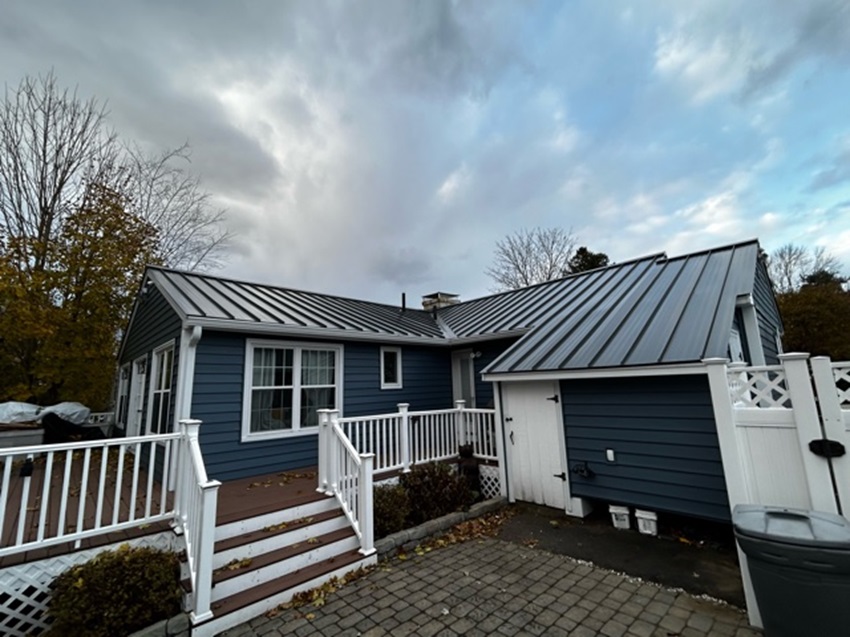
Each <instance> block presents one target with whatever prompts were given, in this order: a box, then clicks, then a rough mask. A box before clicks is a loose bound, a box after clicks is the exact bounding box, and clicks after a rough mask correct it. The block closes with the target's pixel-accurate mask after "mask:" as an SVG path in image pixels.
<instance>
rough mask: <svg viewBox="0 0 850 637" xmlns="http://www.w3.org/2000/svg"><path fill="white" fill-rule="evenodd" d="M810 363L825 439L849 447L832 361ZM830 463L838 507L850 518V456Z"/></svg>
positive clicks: (817, 358) (818, 359) (819, 358)
mask: <svg viewBox="0 0 850 637" xmlns="http://www.w3.org/2000/svg"><path fill="white" fill-rule="evenodd" d="M810 362H811V365H812V378H813V379H814V381H815V390H816V391H817V394H818V404H819V405H820V413H821V418H822V419H823V435H824V438H826V439H828V440H834V441H836V442H840V443H841V444H843V445H844V446H845V447H846V446H848V444H850V437H848V436H847V431H846V429H845V427H844V414H843V413H842V411H841V399H840V398H839V396H838V387H837V384H836V380H835V374H834V372H833V371H832V361H831V360H830V359H829V357H827V356H815V357H813V358H812V359H811V361H810ZM831 465H832V471H833V473H834V476H833V477H834V478H835V481H834V483H833V484H834V486H835V487H836V488H837V490H838V493H837V494H836V497H837V498H838V505H839V510H840V511H841V513H842V515H844V517H845V518H848V519H850V459H848V457H847V456H841V457H836V458H832V462H831Z"/></svg>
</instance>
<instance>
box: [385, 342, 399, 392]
mask: <svg viewBox="0 0 850 637" xmlns="http://www.w3.org/2000/svg"><path fill="white" fill-rule="evenodd" d="M390 352H393V353H395V355H396V369H397V370H398V380H397V381H396V382H394V383H385V382H384V354H387V353H390ZM402 386H403V380H402V359H401V348H400V347H381V389H401V388H402Z"/></svg>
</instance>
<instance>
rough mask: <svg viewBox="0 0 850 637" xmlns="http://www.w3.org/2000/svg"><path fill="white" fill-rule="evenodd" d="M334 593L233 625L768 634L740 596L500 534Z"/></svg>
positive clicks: (325, 631) (276, 632)
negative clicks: (702, 593)
mask: <svg viewBox="0 0 850 637" xmlns="http://www.w3.org/2000/svg"><path fill="white" fill-rule="evenodd" d="M326 602H327V603H326V604H325V605H324V606H321V607H318V608H315V607H313V606H305V607H302V608H299V609H293V610H287V611H285V612H282V613H281V614H279V615H277V616H276V617H273V618H268V617H258V618H256V619H254V620H252V621H250V622H248V623H246V624H243V625H241V626H238V627H236V628H234V629H232V630H230V631H228V632H227V633H225V635H227V637H242V636H246V635H271V636H275V637H277V636H283V635H297V636H299V637H306V636H308V635H323V636H324V635H340V636H345V637H349V636H350V637H354V636H357V635H360V636H361V637H367V636H368V637H378V636H380V635H393V636H395V635H418V636H423V637H425V636H430V635H436V636H440V637H442V636H451V635H470V636H475V635H497V636H498V635H523V636H527V635H553V636H559V635H562V636H571V637H579V636H582V635H587V636H588V637H593V636H595V635H607V636H608V637H668V636H669V635H671V634H674V635H682V636H683V637H684V636H685V635H693V636H694V637H703V636H706V635H717V636H723V637H729V636H732V637H756V636H758V635H760V634H761V633H760V632H759V631H757V630H754V629H751V628H750V627H749V626H748V624H747V617H746V615H745V614H744V613H743V612H742V611H740V610H739V609H737V608H734V607H732V606H727V605H724V604H720V603H715V602H712V601H708V600H704V599H700V598H697V597H693V596H691V595H688V594H687V593H682V592H677V591H673V590H669V589H665V588H663V587H661V586H657V585H655V584H650V583H647V582H640V581H637V580H633V579H631V578H628V577H626V576H623V575H619V574H616V573H612V572H610V571H606V570H605V569H601V568H596V567H593V566H590V565H588V564H583V563H579V562H576V561H574V560H572V559H570V558H569V557H565V556H562V555H555V554H552V553H548V552H546V551H541V550H535V549H530V548H527V547H524V546H521V545H518V544H512V543H509V542H503V541H501V540H481V541H471V542H466V543H463V544H456V545H454V546H450V547H447V548H443V549H439V550H435V551H432V552H429V553H426V554H425V555H422V556H411V557H410V558H409V559H407V560H405V561H402V560H398V559H396V560H392V561H390V562H388V563H385V564H382V565H381V566H379V567H378V568H377V569H376V570H374V571H373V572H372V573H370V574H368V575H367V576H365V577H363V578H362V579H359V580H357V581H355V582H352V583H351V584H349V585H348V586H346V587H344V588H342V589H340V590H339V591H337V592H336V593H333V594H331V595H329V596H328V598H327V600H326Z"/></svg>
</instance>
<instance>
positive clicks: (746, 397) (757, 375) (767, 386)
mask: <svg viewBox="0 0 850 637" xmlns="http://www.w3.org/2000/svg"><path fill="white" fill-rule="evenodd" d="M728 381H729V395H730V396H731V398H732V404H734V405H735V407H761V408H771V407H781V408H785V409H790V408H791V394H790V393H789V392H788V384H787V382H786V380H785V372H784V371H783V370H782V368H780V367H777V368H775V369H769V368H768V369H766V368H761V369H752V368H740V369H734V368H733V369H730V370H729V372H728Z"/></svg>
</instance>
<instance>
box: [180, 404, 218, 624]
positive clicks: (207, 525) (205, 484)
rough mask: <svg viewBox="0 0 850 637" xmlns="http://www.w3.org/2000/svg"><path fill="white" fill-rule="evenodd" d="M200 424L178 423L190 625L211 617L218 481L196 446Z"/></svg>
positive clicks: (197, 444) (197, 422) (182, 524)
mask: <svg viewBox="0 0 850 637" xmlns="http://www.w3.org/2000/svg"><path fill="white" fill-rule="evenodd" d="M200 425H201V421H200V420H181V421H180V435H181V438H182V441H183V444H181V445H180V447H179V456H178V462H177V463H176V467H177V485H176V495H177V498H176V499H177V506H176V515H177V519H178V522H179V525H180V527H182V530H183V536H184V540H185V542H186V558H187V559H186V561H187V563H188V566H189V577H190V579H191V582H192V621H193V623H198V622H201V621H204V620H206V619H207V618H209V617H212V610H211V608H210V604H211V596H212V572H213V568H212V564H213V552H214V543H215V516H216V511H217V507H218V488H219V487H220V486H221V483H220V482H219V481H218V480H210V479H209V478H208V477H207V470H206V467H205V466H204V457H203V455H202V454H201V446H200V444H199V442H198V431H199V429H200Z"/></svg>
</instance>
